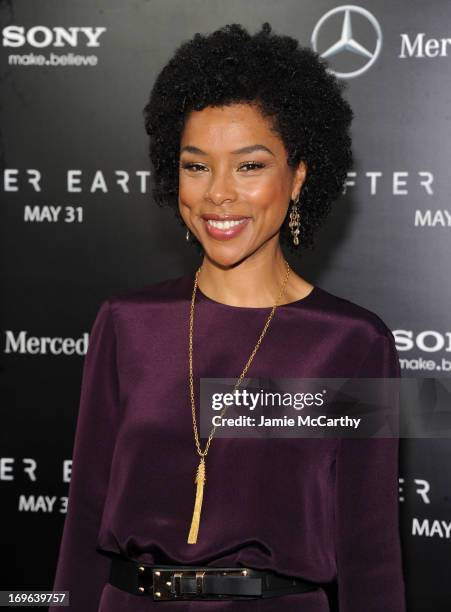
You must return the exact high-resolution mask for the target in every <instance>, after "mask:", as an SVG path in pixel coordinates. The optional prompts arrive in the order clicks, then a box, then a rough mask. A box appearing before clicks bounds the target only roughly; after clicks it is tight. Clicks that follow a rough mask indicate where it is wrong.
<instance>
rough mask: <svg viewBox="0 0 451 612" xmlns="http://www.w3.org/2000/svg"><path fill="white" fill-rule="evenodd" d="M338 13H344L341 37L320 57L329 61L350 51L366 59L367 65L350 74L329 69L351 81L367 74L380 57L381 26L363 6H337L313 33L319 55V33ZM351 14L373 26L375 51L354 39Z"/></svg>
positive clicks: (313, 42) (324, 17)
mask: <svg viewBox="0 0 451 612" xmlns="http://www.w3.org/2000/svg"><path fill="white" fill-rule="evenodd" d="M336 13H344V16H343V25H342V28H341V37H340V39H339V40H337V42H335V43H333V44H332V45H331V46H330V47H329V48H328V49H326V50H325V51H323V52H322V53H320V56H321V57H323V58H324V59H328V58H329V57H332V56H334V55H338V54H339V53H342V52H343V51H350V52H351V53H354V54H355V55H356V56H360V57H364V58H366V61H365V63H364V64H363V65H362V66H360V67H359V68H357V69H356V70H352V71H350V72H338V71H336V70H332V69H331V68H329V71H330V72H332V73H333V74H335V76H336V77H338V78H341V79H351V78H353V77H356V76H359V75H360V74H363V73H364V72H366V71H367V70H368V69H369V68H370V67H371V66H372V65H373V64H374V62H375V61H376V59H377V58H378V55H379V53H380V50H381V47H382V30H381V27H380V25H379V22H378V21H377V19H376V18H375V17H374V15H372V14H371V13H370V12H369V11H367V10H366V9H364V8H362V7H361V6H355V5H353V4H346V5H343V6H337V7H336V8H334V9H332V10H330V11H328V12H327V13H326V14H325V15H323V16H322V17H321V19H320V20H319V21H318V23H317V24H316V26H315V28H314V30H313V33H312V41H311V43H312V47H313V50H314V51H316V52H317V53H319V51H318V44H317V43H318V33H319V31H320V29H321V27H322V26H323V25H324V23H325V21H327V20H328V19H329V18H330V17H331V16H332V15H335V14H336ZM351 13H358V14H359V15H362V16H363V17H365V18H366V19H367V20H368V21H369V22H370V24H371V25H372V26H373V29H374V32H375V36H376V44H375V47H374V50H373V51H370V50H369V49H367V48H366V47H365V46H364V45H362V44H361V43H359V42H358V41H357V40H355V39H354V37H353V35H352V24H351Z"/></svg>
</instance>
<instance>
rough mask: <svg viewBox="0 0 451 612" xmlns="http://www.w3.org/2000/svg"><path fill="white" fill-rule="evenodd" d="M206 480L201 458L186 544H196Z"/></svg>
mask: <svg viewBox="0 0 451 612" xmlns="http://www.w3.org/2000/svg"><path fill="white" fill-rule="evenodd" d="M205 479H206V473H205V459H204V458H203V457H201V460H200V463H199V465H198V467H197V473H196V478H195V480H194V482H195V483H196V484H197V488H196V500H195V502H194V511H193V518H192V519H191V528H190V530H189V535H188V544H196V542H197V534H198V532H199V523H200V511H201V509H202V500H203V497H204V484H205Z"/></svg>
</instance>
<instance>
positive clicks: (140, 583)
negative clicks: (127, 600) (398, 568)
mask: <svg viewBox="0 0 451 612" xmlns="http://www.w3.org/2000/svg"><path fill="white" fill-rule="evenodd" d="M109 582H110V584H112V585H113V586H115V587H117V588H119V589H122V590H123V591H127V592H128V593H134V594H135V595H144V596H149V595H152V596H153V599H154V601H168V600H171V599H172V600H180V599H259V598H262V597H277V596H278V595H287V594H289V593H304V592H307V591H314V590H316V589H318V588H319V585H318V584H316V583H314V582H309V581H307V580H303V579H301V578H294V577H292V578H289V577H287V576H283V575H281V574H277V573H275V572H270V571H262V570H255V569H252V568H247V567H211V566H197V565H150V564H146V563H141V562H139V561H134V560H132V559H127V558H125V557H122V556H115V557H113V558H112V559H111V568H110V575H109Z"/></svg>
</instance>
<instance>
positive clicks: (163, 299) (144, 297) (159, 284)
mask: <svg viewBox="0 0 451 612" xmlns="http://www.w3.org/2000/svg"><path fill="white" fill-rule="evenodd" d="M190 284H191V285H192V280H191V275H190V274H186V275H183V276H177V277H173V278H165V279H163V280H159V281H156V282H154V283H149V284H146V285H142V286H139V287H135V288H132V289H128V290H125V291H120V292H117V293H115V294H113V295H110V296H109V297H108V298H107V301H108V302H109V303H110V304H111V306H112V307H113V308H114V309H118V308H126V307H133V306H140V305H151V304H171V303H172V304H173V303H175V302H179V301H186V299H187V296H188V295H189V288H190Z"/></svg>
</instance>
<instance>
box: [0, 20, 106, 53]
mask: <svg viewBox="0 0 451 612" xmlns="http://www.w3.org/2000/svg"><path fill="white" fill-rule="evenodd" d="M104 32H106V28H91V27H70V28H62V27H60V26H55V27H53V28H47V27H46V26H34V27H32V28H28V29H26V28H24V27H23V26H18V25H9V26H6V27H5V28H3V30H2V34H3V41H2V43H3V46H4V47H22V46H23V45H25V44H27V43H28V44H29V45H31V46H32V47H38V48H42V47H66V46H69V47H77V46H78V44H79V42H80V44H81V43H82V42H84V43H85V45H86V47H99V46H100V45H99V38H100V36H101V34H103V33H104Z"/></svg>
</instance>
